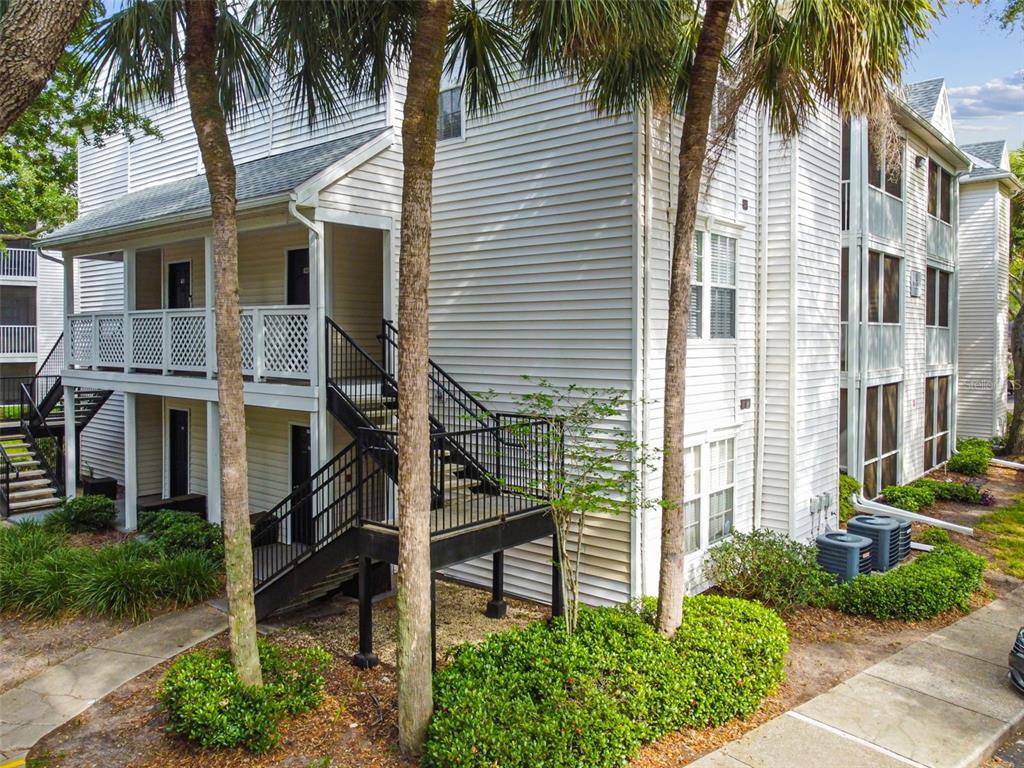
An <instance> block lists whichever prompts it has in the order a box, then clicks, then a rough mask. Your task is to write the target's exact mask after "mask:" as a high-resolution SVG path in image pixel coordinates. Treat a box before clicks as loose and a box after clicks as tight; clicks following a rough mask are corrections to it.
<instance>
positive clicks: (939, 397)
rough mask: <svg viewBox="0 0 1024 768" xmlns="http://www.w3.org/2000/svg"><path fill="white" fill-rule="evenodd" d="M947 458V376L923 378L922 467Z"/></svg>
mask: <svg viewBox="0 0 1024 768" xmlns="http://www.w3.org/2000/svg"><path fill="white" fill-rule="evenodd" d="M948 458H949V376H931V377H929V378H927V379H925V380H924V468H925V469H931V468H932V467H936V466H938V465H939V464H941V463H942V462H944V461H945V460H946V459H948Z"/></svg>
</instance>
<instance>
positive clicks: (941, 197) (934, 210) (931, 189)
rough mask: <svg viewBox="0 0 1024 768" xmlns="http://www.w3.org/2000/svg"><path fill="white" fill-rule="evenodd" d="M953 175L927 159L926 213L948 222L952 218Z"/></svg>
mask: <svg viewBox="0 0 1024 768" xmlns="http://www.w3.org/2000/svg"><path fill="white" fill-rule="evenodd" d="M952 203H953V175H952V174H951V173H950V172H949V171H947V170H946V169H945V168H943V167H942V166H941V165H939V164H938V163H937V162H935V161H934V160H929V161H928V213H930V214H931V215H932V216H934V217H935V218H937V219H942V221H944V222H946V223H947V224H949V223H950V222H951V220H952V218H951V211H952Z"/></svg>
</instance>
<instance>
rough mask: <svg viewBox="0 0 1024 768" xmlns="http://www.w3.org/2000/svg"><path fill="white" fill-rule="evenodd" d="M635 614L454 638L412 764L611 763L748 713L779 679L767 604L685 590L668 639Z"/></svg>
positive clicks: (779, 650) (780, 651)
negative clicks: (417, 760) (464, 641)
mask: <svg viewBox="0 0 1024 768" xmlns="http://www.w3.org/2000/svg"><path fill="white" fill-rule="evenodd" d="M641 613H642V614H643V615H641ZM641 613H638V612H635V611H633V610H621V609H620V610H615V609H609V608H587V607H581V610H580V617H579V626H578V628H577V631H576V633H575V634H574V635H573V636H572V637H567V636H566V634H565V631H564V625H563V623H562V622H561V621H560V620H556V621H554V622H552V623H551V625H550V626H549V625H546V624H543V623H534V624H531V625H530V626H528V627H525V628H523V629H515V630H510V631H508V632H502V633H497V634H494V635H491V636H490V637H489V638H488V639H487V640H485V641H484V643H483V644H481V645H480V646H478V647H473V646H462V647H461V648H460V649H458V650H457V651H456V656H455V658H454V660H453V662H452V664H451V665H450V666H448V667H446V668H445V669H443V670H441V671H440V672H438V673H437V674H436V675H435V677H434V717H433V719H432V720H431V723H430V727H429V730H428V733H427V743H426V747H425V753H424V758H423V765H425V766H435V767H436V766H479V767H480V768H484V767H485V766H488V767H489V766H495V765H500V766H502V768H514V767H515V766H523V767H524V768H525V767H526V766H531V767H532V766H541V765H543V766H550V767H552V768H569V767H570V766H573V767H576V766H582V765H585V766H588V767H590V766H593V767H594V768H604V767H608V768H611V766H621V765H622V764H623V762H624V761H625V760H627V759H628V758H629V757H630V756H631V755H633V754H634V753H635V752H636V751H637V750H638V749H639V748H640V746H641V745H643V744H644V743H646V742H649V741H653V740H654V739H656V738H658V737H660V736H662V735H663V734H665V733H668V732H670V731H673V730H678V729H679V728H682V727H685V726H694V727H705V726H709V725H717V724H720V723H722V722H725V721H726V720H729V719H730V718H733V717H743V716H746V715H749V714H750V713H751V712H753V711H754V710H755V709H757V707H758V706H759V705H760V703H761V701H762V700H763V699H764V697H765V696H767V695H768V694H769V693H771V692H772V691H773V690H774V689H775V687H776V686H777V685H778V684H779V682H781V680H782V678H783V667H784V661H785V656H786V652H787V649H788V635H787V632H786V627H785V624H783V622H782V620H781V619H780V618H779V617H778V615H776V614H775V613H774V612H773V611H771V610H769V609H767V608H764V607H762V606H760V605H758V604H756V603H752V602H748V601H745V600H738V599H735V598H728V597H713V596H703V595H702V596H698V597H692V598H687V600H686V601H685V606H684V611H683V617H684V618H683V625H682V627H681V628H680V630H679V631H678V632H677V633H676V637H675V639H674V640H671V641H669V640H666V639H665V638H663V637H661V636H660V635H659V634H658V633H657V632H656V631H655V630H654V627H653V626H652V625H651V624H650V623H648V622H647V621H645V620H644V616H650V615H651V614H652V611H651V610H650V606H649V603H645V604H643V605H642V606H641Z"/></svg>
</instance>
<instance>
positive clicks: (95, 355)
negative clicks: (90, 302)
mask: <svg viewBox="0 0 1024 768" xmlns="http://www.w3.org/2000/svg"><path fill="white" fill-rule="evenodd" d="M89 320H90V322H91V325H90V326H89V330H90V332H91V334H92V344H91V348H90V349H89V352H90V353H91V354H90V357H91V358H92V366H91V367H92V369H93V370H94V371H95V370H96V369H97V368H99V367H100V324H99V322H98V320H97V317H96V313H95V312H93V313H92V314H90V315H89Z"/></svg>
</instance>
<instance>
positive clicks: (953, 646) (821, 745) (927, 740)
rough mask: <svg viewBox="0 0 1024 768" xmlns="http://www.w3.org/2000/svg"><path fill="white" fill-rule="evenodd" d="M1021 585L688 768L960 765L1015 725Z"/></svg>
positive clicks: (979, 756) (1019, 706)
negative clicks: (1012, 668) (1012, 679)
mask: <svg viewBox="0 0 1024 768" xmlns="http://www.w3.org/2000/svg"><path fill="white" fill-rule="evenodd" d="M1022 624H1024V587H1022V588H1020V589H1017V590H1016V591H1015V592H1013V593H1012V594H1010V595H1008V596H1007V597H1005V598H1003V599H1001V600H997V601H995V602H993V603H991V604H989V605H987V606H985V607H984V608H982V609H980V610H978V611H975V612H974V613H972V614H971V615H970V616H967V617H965V618H963V619H961V620H960V621H958V622H956V623H955V624H951V625H950V626H948V627H945V628H944V629H940V630H939V631H938V632H935V633H933V634H931V635H929V636H928V637H926V638H925V639H924V640H921V641H919V642H917V643H914V644H913V645H910V646H908V647H906V648H904V649H903V650H902V651H900V652H899V653H896V654H894V655H893V656H890V657H889V658H887V659H885V660H884V661H882V662H880V663H878V664H876V665H875V666H873V667H870V668H869V669H866V670H864V671H863V672H861V673H860V674H858V675H856V676H854V677H851V678H850V679H849V680H846V681H844V682H842V683H840V684H839V685H837V686H836V687H835V688H833V689H832V690H830V691H828V692H826V693H823V694H821V695H820V696H817V697H816V698H814V699H811V700H810V701H808V702H807V703H806V704H803V705H801V706H799V707H797V708H796V709H794V710H792V711H790V712H787V713H786V714H784V715H782V716H781V717H777V718H775V719H774V720H772V721H771V722H769V723H765V724H764V725H762V726H761V727H759V728H756V729H755V730H753V731H750V732H749V733H748V734H746V735H745V736H743V738H741V739H737V740H736V741H734V742H731V743H729V744H726V745H725V746H724V747H722V748H721V749H719V750H717V751H716V752H712V753H711V754H709V755H706V756H704V757H703V758H701V759H700V760H697V761H696V762H694V763H691V764H690V768H805V767H806V768H811V767H812V766H813V768H819V766H821V765H829V766H835V768H904V767H905V766H907V765H912V766H919V767H920V766H924V767H927V768H965V767H966V766H975V765H977V764H978V763H979V762H981V761H982V760H983V759H984V758H985V757H987V756H988V755H989V754H991V752H992V751H993V750H994V749H995V748H996V747H997V746H998V745H999V743H1000V741H1001V740H1002V739H1004V738H1005V737H1006V736H1007V735H1008V734H1009V733H1010V731H1011V730H1012V729H1013V728H1014V727H1015V726H1016V725H1017V724H1019V723H1021V722H1022V721H1024V696H1021V695H1020V694H1019V693H1017V692H1015V691H1014V690H1013V688H1011V687H1010V684H1009V683H1008V682H1007V680H1006V670H1007V667H1006V657H1007V655H1008V654H1009V651H1010V647H1011V646H1012V645H1013V639H1014V637H1015V636H1016V632H1017V630H1018V629H1019V628H1020V627H1021V625H1022Z"/></svg>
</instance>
